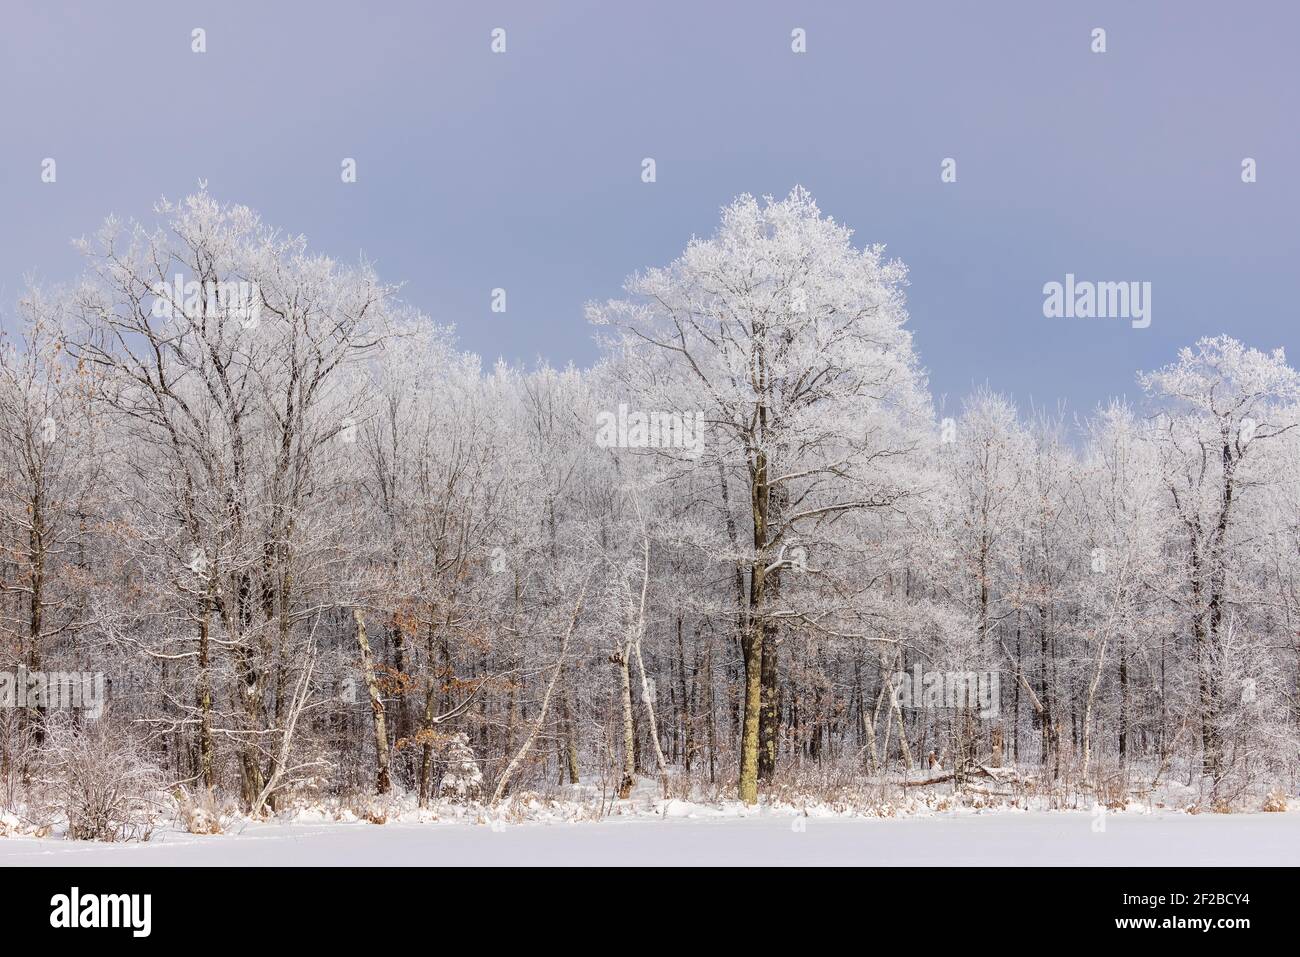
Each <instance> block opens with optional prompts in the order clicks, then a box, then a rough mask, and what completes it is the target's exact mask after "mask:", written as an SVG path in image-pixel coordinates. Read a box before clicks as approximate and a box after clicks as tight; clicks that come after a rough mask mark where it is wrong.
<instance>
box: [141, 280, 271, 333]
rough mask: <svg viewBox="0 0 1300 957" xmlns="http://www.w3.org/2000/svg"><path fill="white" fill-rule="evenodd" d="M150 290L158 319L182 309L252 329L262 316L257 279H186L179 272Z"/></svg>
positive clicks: (188, 315) (194, 315)
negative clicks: (229, 280)
mask: <svg viewBox="0 0 1300 957" xmlns="http://www.w3.org/2000/svg"><path fill="white" fill-rule="evenodd" d="M150 291H151V292H152V293H153V295H154V300H153V309H152V314H153V316H154V318H155V319H174V318H175V317H176V315H177V313H181V314H183V315H184V316H185V317H186V318H187V319H191V320H199V319H205V318H206V319H232V320H234V321H236V322H238V323H240V324H241V325H242V326H243V327H244V328H245V329H253V328H256V326H257V324H258V322H259V321H260V319H261V317H262V294H261V292H260V291H259V290H258V288H257V283H255V282H247V281H244V280H240V281H237V282H225V281H216V280H209V281H208V282H202V283H201V282H199V281H198V280H196V279H191V280H190V281H189V282H186V281H185V277H184V276H182V275H181V274H180V273H177V274H176V279H175V281H174V282H173V283H171V284H168V283H158V284H157V285H155V286H154V287H153V289H152V290H150Z"/></svg>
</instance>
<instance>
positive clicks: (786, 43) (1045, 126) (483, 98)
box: [0, 0, 1300, 413]
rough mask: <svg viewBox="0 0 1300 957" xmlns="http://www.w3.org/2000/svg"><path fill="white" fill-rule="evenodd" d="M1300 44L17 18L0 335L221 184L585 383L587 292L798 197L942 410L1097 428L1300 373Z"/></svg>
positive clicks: (1172, 24)
mask: <svg viewBox="0 0 1300 957" xmlns="http://www.w3.org/2000/svg"><path fill="white" fill-rule="evenodd" d="M195 28H202V29H203V30H204V31H205V40H206V52H203V53H195V52H193V50H192V31H193V30H194V29H195ZM496 28H501V29H503V30H504V31H505V52H504V53H494V52H493V50H492V31H493V30H494V29H496ZM796 29H799V30H803V31H804V37H805V38H806V40H805V45H806V52H802V53H796V52H794V50H793V49H792V44H793V42H794V41H793V40H792V31H794V30H796ZM1096 29H1102V30H1104V31H1105V46H1106V49H1105V52H1094V49H1093V47H1094V46H1095V45H1096V40H1095V39H1094V30H1096ZM1297 36H1300V5H1298V4H1295V3H1292V2H1282V0H1278V2H1273V3H1263V2H1252V0H1242V2H1233V3H1230V4H1229V3H1218V2H1199V0H1198V2H1187V0H1184V2H1156V0H1143V2H1134V0H1125V2H1089V3H1047V2H1042V0H1025V2H987V3H976V2H971V0H911V2H861V3H848V2H807V3H793V2H759V0H747V2H743V3H742V2H733V0H721V2H714V3H701V2H698V0H697V2H679V0H672V2H657V3H609V2H604V3H599V2H576V0H575V2H564V0H545V2H543V0H530V2H521V3H491V2H478V3H472V2H465V3H430V2H427V0H426V2H411V3H407V2H386V3H377V2H376V3H344V2H337V0H319V2H313V3H305V2H283V3H266V2H243V0H236V2H230V0H222V2H220V3H218V2H192V0H186V2H175V0H172V2H132V3H129V4H105V3H84V4H80V5H74V4H68V3H62V2H58V0H5V3H4V5H3V7H0V104H2V107H0V315H2V316H4V317H6V318H5V321H6V323H8V322H10V321H11V320H12V316H13V309H12V306H13V303H14V302H15V301H16V300H17V299H18V297H19V296H20V294H21V292H22V291H23V289H24V288H25V286H26V283H27V281H28V279H29V278H34V279H35V280H37V281H38V282H41V283H48V284H54V283H59V282H64V281H68V280H71V279H73V278H75V276H76V275H77V274H78V273H79V272H80V271H81V268H82V267H81V264H80V262H79V259H78V256H77V254H76V253H75V252H74V250H73V249H72V248H71V245H70V240H71V239H72V238H74V237H77V236H82V235H87V234H89V233H91V232H92V231H93V230H94V229H95V228H96V227H97V225H98V224H99V223H100V222H101V221H102V220H103V218H104V217H105V216H107V215H109V214H110V213H112V214H116V215H118V216H119V217H123V218H132V217H134V218H138V219H142V220H145V221H147V222H151V223H152V222H155V221H156V218H155V216H154V214H153V211H152V209H153V205H154V203H155V202H156V201H157V200H158V199H159V198H161V197H164V196H165V197H168V198H171V199H177V198H180V197H182V196H184V195H185V194H186V193H189V192H193V191H194V190H195V189H196V188H197V185H198V183H199V181H200V180H204V181H206V182H207V184H208V188H209V190H210V191H211V192H212V194H213V195H214V196H215V197H217V198H218V199H220V200H222V201H230V202H239V203H244V204H247V205H249V206H252V207H253V208H255V209H257V210H258V211H259V212H260V213H261V214H262V216H263V218H264V219H265V220H266V221H267V222H268V223H271V224H273V225H275V226H277V227H279V228H281V229H283V230H285V231H286V232H291V233H302V234H305V235H306V236H307V237H308V240H309V242H310V244H311V247H312V248H313V249H314V250H317V251H320V252H325V253H328V254H330V255H332V256H334V257H336V258H338V259H341V260H345V261H356V260H357V259H359V258H360V257H362V256H364V257H366V258H367V259H369V260H370V261H372V262H373V263H374V264H375V265H376V267H377V269H378V271H379V274H380V276H381V277H382V278H383V279H385V280H386V281H390V282H402V283H404V284H405V285H404V286H403V290H402V296H403V298H404V299H406V300H407V301H409V302H410V303H412V304H414V305H415V306H417V307H419V308H420V309H421V310H423V311H424V312H425V313H426V314H428V315H429V316H430V317H431V318H433V319H434V320H435V321H437V322H439V323H445V324H454V325H455V326H456V328H457V330H458V335H459V340H460V342H461V344H462V346H463V347H465V348H467V349H472V350H473V351H475V352H478V353H480V354H481V355H483V356H484V358H485V359H487V360H489V361H491V360H493V359H496V358H498V357H502V358H505V359H507V360H511V361H519V362H524V363H528V364H531V363H532V362H534V361H536V360H537V359H539V358H545V359H547V360H550V361H551V362H552V363H556V364H565V363H567V362H569V361H573V362H576V363H578V364H579V365H586V364H589V363H590V362H591V361H592V360H593V359H594V358H595V357H596V354H597V353H596V348H595V345H594V343H593V341H592V329H591V327H590V326H588V325H587V324H586V323H585V321H584V319H583V305H584V303H586V302H588V301H590V300H593V299H596V300H599V299H604V298H607V297H610V296H616V295H618V294H619V293H620V290H621V286H622V282H623V280H624V279H625V277H627V276H628V275H629V274H630V273H632V272H634V271H636V270H638V269H642V268H645V267H648V266H656V265H665V264H667V263H669V262H670V261H671V260H673V259H674V258H675V257H676V256H677V255H679V254H680V252H681V251H682V249H683V248H684V247H685V245H686V243H687V242H688V241H689V240H690V238H691V236H692V235H701V236H705V235H708V234H710V233H712V231H713V230H714V228H715V227H716V224H717V222H718V214H719V210H720V208H721V207H722V206H723V205H725V204H726V203H728V202H730V201H731V199H732V198H734V197H735V196H736V195H738V194H741V193H752V194H755V195H760V196H761V195H768V194H771V195H775V196H778V197H780V196H784V195H785V194H787V193H788V192H789V190H790V189H791V188H792V187H793V186H795V185H796V184H800V185H803V186H804V187H806V188H808V189H809V190H810V191H811V192H812V194H813V195H814V196H815V197H816V198H817V200H818V203H819V205H820V206H821V209H822V211H823V212H824V213H826V214H827V215H830V216H832V217H834V218H835V219H836V220H837V221H840V222H843V223H846V224H848V225H850V226H852V227H853V228H854V229H855V241H856V242H859V243H861V244H867V243H872V244H874V243H884V244H885V245H886V247H887V250H888V253H889V255H890V256H893V257H897V258H899V259H901V260H903V261H904V262H905V263H907V265H908V266H909V268H910V286H909V288H908V290H907V296H908V303H909V312H910V314H911V323H910V328H911V329H912V331H913V334H914V336H915V343H916V347H917V349H918V352H919V354H920V357H921V361H922V363H923V365H924V366H925V367H926V368H927V369H928V371H929V373H930V381H931V387H932V390H933V391H934V393H935V395H936V397H937V398H939V399H940V401H941V402H946V405H945V406H944V407H945V408H954V407H956V405H957V404H959V402H960V399H961V397H962V396H964V395H966V394H968V393H969V392H970V391H971V389H972V388H973V387H974V386H976V385H982V384H985V383H987V384H988V385H989V386H991V387H992V388H994V389H996V390H998V391H1002V392H1005V393H1008V394H1010V395H1012V396H1013V397H1014V398H1015V399H1016V400H1017V401H1018V402H1019V403H1020V404H1021V405H1022V407H1025V408H1027V407H1028V406H1029V405H1030V403H1033V404H1035V405H1039V406H1046V407H1048V408H1051V409H1056V408H1058V407H1060V404H1061V403H1064V404H1065V408H1066V409H1067V411H1074V412H1080V413H1086V412H1088V411H1089V410H1091V409H1092V408H1093V407H1094V406H1095V405H1096V404H1097V403H1099V402H1101V401H1104V400H1105V399H1106V398H1107V397H1110V396H1118V395H1128V396H1129V397H1130V398H1135V397H1136V396H1137V394H1138V391H1137V387H1136V384H1135V379H1134V376H1135V373H1136V371H1137V370H1139V369H1145V368H1153V367H1156V366H1159V365H1163V364H1165V363H1167V362H1170V361H1173V359H1174V357H1175V354H1176V352H1177V350H1178V349H1179V348H1180V347H1182V346H1185V345H1190V344H1192V343H1193V342H1194V341H1195V340H1196V339H1197V338H1198V337H1200V336H1204V335H1217V334H1220V333H1228V334H1231V335H1233V336H1236V337H1238V338H1240V339H1242V340H1243V341H1245V342H1247V343H1248V344H1250V345H1253V346H1256V347H1259V348H1269V349H1272V348H1277V347H1283V348H1285V349H1286V350H1287V352H1288V354H1289V355H1290V356H1291V358H1292V360H1293V363H1295V362H1300V343H1297V341H1296V339H1297V331H1296V330H1297V328H1298V327H1300V323H1298V322H1297V320H1300V314H1298V309H1297V291H1296V284H1295V278H1294V277H1295V273H1296V265H1297V261H1298V260H1300V230H1298V229H1297V223H1298V221H1300V217H1298V216H1297V213H1300V134H1298V132H1297V129H1298V125H1297V114H1298V113H1300V110H1298V109H1297V107H1300V95H1298V94H1300V66H1298V65H1297V64H1300V56H1297V55H1296V51H1295V43H1296V37H1297ZM647 157H649V158H653V159H654V161H655V174H656V178H655V181H654V182H652V183H647V182H643V180H642V169H643V160H644V159H645V158H647ZM46 158H53V159H54V160H55V162H56V167H55V169H56V180H55V182H53V183H48V182H43V181H42V175H41V174H42V163H43V161H44V160H45V159H46ZM344 158H353V159H354V160H355V161H356V170H357V177H356V182H354V183H344V182H343V181H342V176H341V164H342V161H343V160H344ZM948 158H951V159H953V160H955V170H956V179H955V181H954V182H944V181H943V180H942V178H941V171H942V165H941V164H942V163H943V161H944V160H945V159H948ZM1246 158H1251V159H1253V160H1254V161H1255V170H1256V181H1255V182H1251V183H1246V182H1243V181H1242V163H1243V160H1244V159H1246ZM1066 274H1073V275H1074V276H1075V277H1076V279H1077V280H1087V281H1096V282H1149V283H1150V284H1151V287H1150V288H1151V303H1150V307H1151V324H1150V326H1149V327H1147V328H1143V329H1135V328H1133V327H1132V325H1131V323H1130V322H1129V321H1126V320H1124V319H1114V318H1112V319H1102V318H1089V319H1079V318H1048V317H1046V316H1044V309H1043V303H1044V292H1043V287H1044V284H1045V283H1049V282H1053V281H1055V282H1064V280H1065V276H1066ZM495 288H503V289H505V290H506V305H507V308H506V312H504V313H500V312H493V311H492V309H491V297H492V290H493V289H495Z"/></svg>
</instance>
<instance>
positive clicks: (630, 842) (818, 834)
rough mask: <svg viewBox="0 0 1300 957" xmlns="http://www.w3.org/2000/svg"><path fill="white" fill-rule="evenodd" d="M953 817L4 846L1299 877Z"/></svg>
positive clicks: (1154, 847) (1224, 831)
mask: <svg viewBox="0 0 1300 957" xmlns="http://www.w3.org/2000/svg"><path fill="white" fill-rule="evenodd" d="M1094 823H1095V822H1094V818H1093V816H1092V815H1091V814H1088V813H1082V812H1021V813H995V814H956V815H947V814H943V815H936V816H933V817H922V818H905V819H859V818H791V817H789V816H783V815H771V816H766V815H761V816H758V817H753V818H746V819H739V820H737V819H694V818H668V819H665V820H653V819H649V820H647V819H644V818H640V819H627V820H606V821H601V822H595V823H590V822H589V823H578V824H531V823H530V824H517V825H497V827H496V829H494V828H492V827H488V826H484V825H473V824H460V823H457V824H401V823H395V824H386V825H373V824H366V823H339V822H330V823H312V824H306V823H296V824H276V823H269V824H253V825H249V826H247V827H245V828H243V830H242V831H239V832H237V833H232V834H226V835H220V836H215V837H195V836H191V835H188V834H178V833H174V832H167V833H164V834H161V835H158V836H156V837H155V838H154V840H153V841H152V842H150V843H149V844H143V845H141V844H117V845H113V844H90V843H74V842H66V841H63V840H59V839H45V840H35V839H26V838H8V839H0V866H6V867H12V866H32V865H37V866H39V865H52V866H58V865H72V866H97V865H142V866H176V865H182V866H184V865H203V866H214V865H216V866H220V865H348V864H371V865H416V866H421V865H428V866H448V865H455V866H486V865H604V866H608V865H650V866H661V865H667V866H677V865H747V864H750V865H855V866H864V865H865V866H909V865H957V866H961V865H969V864H981V865H1007V866H1012V865H1049V866H1050V865H1120V866H1137V865H1191V866H1196V865H1206V866H1209V865H1215V866H1223V865H1295V864H1297V863H1300V814H1296V813H1287V814H1239V815H1236V814H1234V815H1212V814H1202V815H1187V814H1177V813H1164V812H1157V813H1153V814H1115V815H1109V816H1107V818H1106V820H1105V822H1104V823H1105V829H1104V830H1103V831H1095V830H1094Z"/></svg>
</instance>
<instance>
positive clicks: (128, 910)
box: [50, 887, 153, 937]
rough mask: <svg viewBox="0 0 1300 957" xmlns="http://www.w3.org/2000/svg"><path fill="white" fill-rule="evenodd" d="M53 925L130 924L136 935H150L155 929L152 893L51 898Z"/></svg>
mask: <svg viewBox="0 0 1300 957" xmlns="http://www.w3.org/2000/svg"><path fill="white" fill-rule="evenodd" d="M50 908H51V911H50V926H51V927H60V928H76V927H128V928H130V929H131V932H132V933H131V936H132V937H148V936H149V933H150V931H151V930H152V929H153V895H152V894H84V895H83V894H82V893H81V889H80V888H77V887H74V888H72V892H71V893H70V894H55V895H54V896H53V897H51V898H50Z"/></svg>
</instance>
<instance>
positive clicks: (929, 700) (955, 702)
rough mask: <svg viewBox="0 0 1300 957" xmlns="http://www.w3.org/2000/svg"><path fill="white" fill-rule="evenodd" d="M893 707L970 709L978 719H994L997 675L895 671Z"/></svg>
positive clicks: (915, 669)
mask: <svg viewBox="0 0 1300 957" xmlns="http://www.w3.org/2000/svg"><path fill="white" fill-rule="evenodd" d="M892 685H893V689H894V691H893V695H894V703H895V704H897V705H899V706H900V707H903V708H909V709H920V708H971V709H972V710H976V711H978V712H979V716H980V717H981V718H996V717H997V716H998V705H999V702H1000V701H1001V697H1002V695H1001V693H1000V692H1001V682H1000V679H999V678H998V673H997V672H996V671H922V670H921V666H920V665H916V666H914V667H913V668H912V670H911V672H906V671H895V672H894V675H893V681H892Z"/></svg>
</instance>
